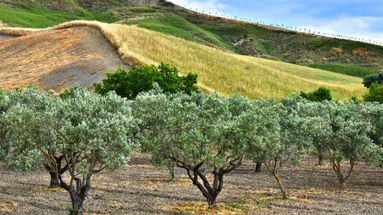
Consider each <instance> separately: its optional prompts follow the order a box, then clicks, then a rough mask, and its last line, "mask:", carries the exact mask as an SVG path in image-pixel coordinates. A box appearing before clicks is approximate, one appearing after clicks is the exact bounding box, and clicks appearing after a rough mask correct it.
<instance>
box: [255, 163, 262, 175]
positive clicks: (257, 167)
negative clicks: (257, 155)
mask: <svg viewBox="0 0 383 215" xmlns="http://www.w3.org/2000/svg"><path fill="white" fill-rule="evenodd" d="M261 171H262V163H257V164H256V165H255V172H256V173H260V172H261Z"/></svg>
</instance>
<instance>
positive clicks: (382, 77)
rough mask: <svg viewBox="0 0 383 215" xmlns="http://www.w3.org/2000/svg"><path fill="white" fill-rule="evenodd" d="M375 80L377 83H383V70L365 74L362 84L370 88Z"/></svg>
mask: <svg viewBox="0 0 383 215" xmlns="http://www.w3.org/2000/svg"><path fill="white" fill-rule="evenodd" d="M375 82H377V83H378V84H381V83H383V70H381V71H380V72H379V73H378V74H373V75H367V76H366V77H364V79H363V85H364V86H365V87H367V88H370V86H371V85H372V84H373V83H375Z"/></svg>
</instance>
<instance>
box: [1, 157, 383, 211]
mask: <svg viewBox="0 0 383 215" xmlns="http://www.w3.org/2000/svg"><path fill="white" fill-rule="evenodd" d="M315 163H316V162H315V160H313V159H308V160H307V161H306V162H304V164H303V165H302V166H301V167H293V166H289V165H286V166H284V167H283V168H282V171H281V174H282V178H283V180H284V183H285V185H286V187H287V189H288V191H289V194H290V199H289V200H282V199H281V198H279V197H278V195H279V190H278V188H277V186H276V183H275V181H274V179H273V177H272V176H271V175H270V174H268V173H267V172H266V171H265V169H264V170H263V172H262V173H257V174H256V173H254V168H255V165H254V164H253V163H252V162H245V164H244V165H243V166H241V167H240V168H239V169H237V170H235V171H234V172H232V173H230V174H228V175H227V176H226V177H225V181H224V188H223V191H222V193H221V194H220V196H219V198H218V203H220V205H221V207H222V208H223V209H225V210H226V212H222V211H221V212H219V211H212V212H211V214H338V215H343V214H344V215H351V214H352V215H355V214H371V215H375V214H376V215H381V214H383V206H382V203H383V180H382V178H383V169H380V168H375V167H367V166H365V165H364V164H362V165H360V166H359V167H358V169H357V171H356V173H355V175H354V176H353V177H352V178H351V180H350V181H349V183H348V185H347V191H343V192H340V191H338V190H337V183H336V178H335V176H334V173H333V172H332V170H331V169H330V167H329V166H323V167H319V166H317V165H315ZM167 176H168V175H167V171H165V170H158V169H156V168H154V167H153V166H151V165H150V164H149V162H148V157H147V156H146V155H142V154H135V155H134V156H133V158H132V161H131V163H130V165H129V166H128V167H126V168H124V169H121V170H118V171H115V172H104V173H101V174H99V175H96V176H95V177H94V178H93V183H92V189H91V191H90V194H89V197H88V199H87V200H86V204H85V208H86V211H87V214H193V213H194V214H205V213H207V212H206V210H203V209H202V208H203V207H205V201H204V198H203V196H202V194H201V193H200V192H199V191H198V190H197V189H196V187H194V185H192V184H191V182H190V180H189V179H188V178H187V176H186V174H185V172H184V171H183V170H182V169H177V171H176V180H175V182H169V181H168V180H167ZM48 184H49V176H48V174H47V173H46V172H44V171H43V170H39V171H33V172H27V173H23V172H14V171H11V170H9V169H7V168H6V166H5V165H4V164H1V165H0V214H2V215H3V214H20V215H23V214H67V213H68V211H67V210H66V208H68V207H69V205H70V199H69V196H68V194H67V193H66V192H65V191H64V190H61V189H47V185H48ZM233 208H234V209H233ZM225 210H224V211H225Z"/></svg>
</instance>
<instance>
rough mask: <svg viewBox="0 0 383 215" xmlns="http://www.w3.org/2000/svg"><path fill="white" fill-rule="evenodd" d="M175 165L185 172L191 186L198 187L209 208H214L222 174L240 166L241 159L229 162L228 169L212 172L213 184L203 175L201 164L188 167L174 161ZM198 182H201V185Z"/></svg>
mask: <svg viewBox="0 0 383 215" xmlns="http://www.w3.org/2000/svg"><path fill="white" fill-rule="evenodd" d="M176 164H177V166H178V167H180V168H183V169H185V170H186V172H187V174H188V176H189V178H190V180H192V181H193V184H194V185H195V186H197V187H198V189H199V190H200V191H201V192H202V195H203V196H204V197H205V198H206V200H207V203H208V206H209V208H215V207H217V204H216V199H217V196H218V194H219V193H220V192H221V190H222V186H223V176H224V174H226V173H229V172H231V171H233V170H234V169H235V168H237V167H238V166H239V165H240V164H241V159H238V160H235V161H233V162H231V163H230V165H229V167H227V168H225V169H222V168H221V169H219V170H217V171H213V172H212V174H213V176H214V181H213V183H210V182H209V180H208V179H207V177H206V175H205V173H204V172H203V171H202V170H201V169H200V168H201V167H202V165H203V162H202V163H200V164H198V165H196V166H189V165H186V164H183V163H182V162H180V161H176ZM200 181H202V183H201V182H200Z"/></svg>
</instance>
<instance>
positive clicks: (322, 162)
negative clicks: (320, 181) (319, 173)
mask: <svg viewBox="0 0 383 215" xmlns="http://www.w3.org/2000/svg"><path fill="white" fill-rule="evenodd" d="M323 164H324V156H323V154H322V153H320V154H319V156H318V165H319V166H323Z"/></svg>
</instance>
